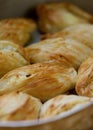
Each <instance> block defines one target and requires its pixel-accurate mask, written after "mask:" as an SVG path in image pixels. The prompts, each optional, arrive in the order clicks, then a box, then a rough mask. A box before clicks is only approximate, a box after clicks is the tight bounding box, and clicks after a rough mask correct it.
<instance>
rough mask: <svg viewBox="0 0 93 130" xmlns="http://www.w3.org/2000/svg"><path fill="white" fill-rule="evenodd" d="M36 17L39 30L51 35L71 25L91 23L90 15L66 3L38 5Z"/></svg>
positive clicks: (92, 19)
mask: <svg viewBox="0 0 93 130" xmlns="http://www.w3.org/2000/svg"><path fill="white" fill-rule="evenodd" d="M41 12H42V13H41ZM37 16H38V25H39V29H40V31H41V32H43V33H53V32H57V31H59V30H62V29H64V28H65V27H68V26H71V25H75V24H79V23H92V22H93V16H92V15H91V14H88V13H87V12H85V11H83V10H81V9H80V8H79V7H77V6H76V5H73V4H71V3H66V2H65V3H47V4H41V5H38V6H37Z"/></svg>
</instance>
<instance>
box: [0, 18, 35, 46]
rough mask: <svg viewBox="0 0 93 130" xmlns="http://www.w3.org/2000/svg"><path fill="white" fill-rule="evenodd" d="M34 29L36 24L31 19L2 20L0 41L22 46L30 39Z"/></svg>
mask: <svg viewBox="0 0 93 130" xmlns="http://www.w3.org/2000/svg"><path fill="white" fill-rule="evenodd" d="M35 29H36V24H35V22H34V21H33V20H32V19H26V18H14V19H12V18H11V19H2V20H0V40H8V41H12V42H14V43H16V44H20V45H22V46H24V45H25V44H27V42H29V40H30V39H31V37H32V36H31V33H32V32H33V31H34V30H35Z"/></svg>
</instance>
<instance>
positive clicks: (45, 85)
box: [0, 63, 77, 101]
mask: <svg viewBox="0 0 93 130" xmlns="http://www.w3.org/2000/svg"><path fill="white" fill-rule="evenodd" d="M76 80H77V72H76V71H75V69H74V68H66V67H62V66H60V65H59V64H54V63H37V64H33V65H29V66H25V67H21V68H18V69H15V70H13V71H11V72H9V73H7V74H6V75H4V77H2V78H1V79H0V95H2V94H4V93H9V92H11V91H22V92H25V93H28V94H31V95H32V96H35V97H37V98H39V99H41V100H42V101H45V100H48V99H50V98H52V97H54V96H56V95H58V94H60V93H65V92H66V91H68V90H70V89H72V88H74V86H75V84H76Z"/></svg>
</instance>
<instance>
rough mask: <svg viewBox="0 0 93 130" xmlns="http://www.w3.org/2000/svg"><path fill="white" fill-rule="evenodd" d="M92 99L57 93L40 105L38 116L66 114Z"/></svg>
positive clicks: (92, 100) (46, 116) (47, 116)
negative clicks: (57, 94)
mask: <svg viewBox="0 0 93 130" xmlns="http://www.w3.org/2000/svg"><path fill="white" fill-rule="evenodd" d="M88 102H93V99H91V98H87V97H82V96H77V95H59V96H56V97H54V98H52V99H50V100H48V101H47V102H45V103H44V104H43V106H42V107H41V112H40V118H49V117H54V116H56V115H59V114H62V115H64V114H66V113H67V112H69V113H70V112H71V111H74V110H76V109H77V108H80V107H82V106H83V105H84V104H86V103H88Z"/></svg>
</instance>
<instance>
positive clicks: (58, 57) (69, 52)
mask: <svg viewBox="0 0 93 130" xmlns="http://www.w3.org/2000/svg"><path fill="white" fill-rule="evenodd" d="M25 50H26V57H27V58H28V59H29V60H30V62H32V63H37V62H46V61H58V62H59V63H60V64H61V65H65V66H70V67H74V68H76V69H77V68H78V67H79V66H80V64H81V63H82V61H84V60H85V59H86V58H88V57H89V56H92V55H93V51H92V49H90V48H88V47H87V46H86V45H83V44H81V43H80V42H77V41H76V40H74V39H71V38H67V39H64V38H52V39H47V40H43V41H41V42H39V43H37V44H33V45H30V46H28V47H27V48H26V49H25Z"/></svg>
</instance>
